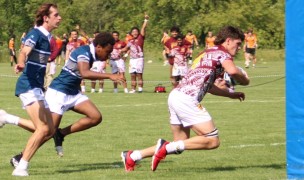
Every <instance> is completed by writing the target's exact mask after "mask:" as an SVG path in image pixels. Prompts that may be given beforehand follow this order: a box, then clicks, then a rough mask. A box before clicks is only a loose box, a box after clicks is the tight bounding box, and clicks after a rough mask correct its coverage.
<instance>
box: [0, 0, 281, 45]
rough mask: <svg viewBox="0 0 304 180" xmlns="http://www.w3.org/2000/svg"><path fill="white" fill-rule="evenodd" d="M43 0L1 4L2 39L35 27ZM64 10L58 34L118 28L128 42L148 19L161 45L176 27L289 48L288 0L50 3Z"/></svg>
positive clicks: (150, 35)
mask: <svg viewBox="0 0 304 180" xmlns="http://www.w3.org/2000/svg"><path fill="white" fill-rule="evenodd" d="M43 2H45V1H44V0H0V6H1V7H2V8H0V24H1V25H0V41H2V42H7V41H8V40H9V38H10V37H11V36H16V38H18V37H20V36H21V34H22V33H23V32H26V31H28V30H29V29H30V28H32V27H33V24H34V17H35V13H36V10H37V8H38V7H39V5H40V4H42V3H43ZM48 2H52V3H56V4H57V5H58V6H59V11H60V15H61V17H62V19H63V20H62V23H61V25H60V27H59V28H58V29H56V30H55V31H54V32H53V34H56V35H62V34H63V33H69V32H70V31H71V30H72V29H74V28H75V26H76V25H80V27H81V28H82V29H83V30H84V31H85V32H87V34H89V35H90V34H93V33H94V32H95V31H113V30H117V31H119V32H120V33H121V37H122V38H123V37H124V36H125V34H126V33H127V32H128V31H129V30H130V29H131V28H132V27H134V26H137V27H139V28H140V27H141V25H142V23H143V20H144V13H145V12H146V13H147V14H148V15H149V16H150V19H149V24H148V27H147V39H146V40H147V42H149V43H152V44H154V43H159V42H160V39H161V37H162V32H163V31H165V30H169V29H170V28H171V27H172V26H174V25H176V26H179V27H180V28H181V30H182V31H183V33H184V34H185V33H186V32H187V31H188V30H192V31H193V33H194V34H196V36H197V37H198V38H199V40H200V41H201V42H203V41H204V38H205V35H206V33H207V32H208V31H213V33H214V34H216V33H217V31H218V29H219V28H221V27H222V26H225V25H233V26H238V27H240V28H241V29H243V30H244V31H246V30H248V29H249V28H252V29H253V30H254V33H255V34H257V36H258V39H259V47H260V48H271V49H280V48H284V44H285V42H284V38H285V33H284V32H285V11H284V10H285V1H284V0H238V1H235V0H88V1H85V0H65V1H62V0H53V1H52V0H51V1H48Z"/></svg>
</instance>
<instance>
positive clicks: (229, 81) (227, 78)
mask: <svg viewBox="0 0 304 180" xmlns="http://www.w3.org/2000/svg"><path fill="white" fill-rule="evenodd" d="M237 68H238V69H239V70H240V71H241V72H242V73H243V74H244V75H245V76H246V77H248V75H247V72H246V71H245V70H244V69H243V68H241V67H239V66H237ZM223 79H224V80H225V81H226V84H227V85H229V86H235V85H238V84H240V83H239V82H237V81H236V80H235V79H233V78H232V77H231V76H230V75H229V74H228V73H227V72H225V73H224V77H223Z"/></svg>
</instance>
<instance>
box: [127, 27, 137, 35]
mask: <svg viewBox="0 0 304 180" xmlns="http://www.w3.org/2000/svg"><path fill="white" fill-rule="evenodd" d="M135 29H136V30H137V31H138V33H139V32H140V30H139V28H138V27H132V28H131V31H130V33H129V34H131V33H132V31H133V30H135Z"/></svg>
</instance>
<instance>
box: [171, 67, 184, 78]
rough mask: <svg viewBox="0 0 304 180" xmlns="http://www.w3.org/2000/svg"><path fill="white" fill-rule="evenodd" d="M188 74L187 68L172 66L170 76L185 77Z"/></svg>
mask: <svg viewBox="0 0 304 180" xmlns="http://www.w3.org/2000/svg"><path fill="white" fill-rule="evenodd" d="M187 72H188V67H187V66H173V67H172V76H185V75H186V74H187Z"/></svg>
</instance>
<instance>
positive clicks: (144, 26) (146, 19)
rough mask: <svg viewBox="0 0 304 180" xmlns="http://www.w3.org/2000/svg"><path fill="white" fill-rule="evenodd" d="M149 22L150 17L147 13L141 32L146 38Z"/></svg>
mask: <svg viewBox="0 0 304 180" xmlns="http://www.w3.org/2000/svg"><path fill="white" fill-rule="evenodd" d="M148 20H149V16H148V15H147V13H145V20H144V23H143V25H142V27H141V30H140V34H141V35H142V36H145V34H146V27H147V24H148Z"/></svg>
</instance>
